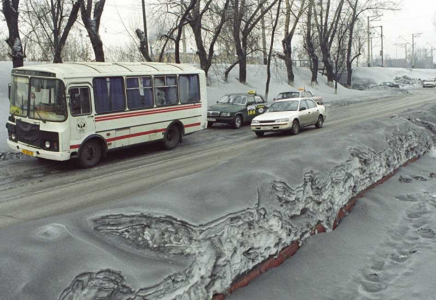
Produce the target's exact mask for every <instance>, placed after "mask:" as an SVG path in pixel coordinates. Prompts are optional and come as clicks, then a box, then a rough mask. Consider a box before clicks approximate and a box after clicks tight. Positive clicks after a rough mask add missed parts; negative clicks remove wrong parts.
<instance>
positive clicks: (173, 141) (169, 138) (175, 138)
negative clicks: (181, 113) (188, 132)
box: [163, 125, 180, 150]
mask: <svg viewBox="0 0 436 300" xmlns="http://www.w3.org/2000/svg"><path fill="white" fill-rule="evenodd" d="M179 142H180V131H179V128H178V127H177V126H175V125H172V126H171V127H170V128H168V129H167V131H166V132H165V135H164V139H163V146H164V147H165V149H167V150H172V149H174V148H176V147H177V144H178V143H179Z"/></svg>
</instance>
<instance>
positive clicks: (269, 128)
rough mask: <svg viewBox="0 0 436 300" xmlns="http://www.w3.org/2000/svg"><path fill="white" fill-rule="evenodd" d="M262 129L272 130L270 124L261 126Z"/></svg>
mask: <svg viewBox="0 0 436 300" xmlns="http://www.w3.org/2000/svg"><path fill="white" fill-rule="evenodd" d="M262 129H263V130H272V129H273V127H272V126H264V127H262Z"/></svg>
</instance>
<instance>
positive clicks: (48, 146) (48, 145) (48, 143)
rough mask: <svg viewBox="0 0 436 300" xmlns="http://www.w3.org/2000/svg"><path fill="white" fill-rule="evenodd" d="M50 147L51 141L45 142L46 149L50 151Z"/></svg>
mask: <svg viewBox="0 0 436 300" xmlns="http://www.w3.org/2000/svg"><path fill="white" fill-rule="evenodd" d="M50 146H51V144H50V142H49V141H45V148H47V149H50Z"/></svg>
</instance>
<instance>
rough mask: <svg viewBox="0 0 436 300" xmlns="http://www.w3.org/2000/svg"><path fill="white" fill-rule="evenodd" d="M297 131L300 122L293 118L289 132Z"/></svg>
mask: <svg viewBox="0 0 436 300" xmlns="http://www.w3.org/2000/svg"><path fill="white" fill-rule="evenodd" d="M299 132H300V122H298V120H294V122H292V127H291V133H292V134H293V135H297V134H298V133H299Z"/></svg>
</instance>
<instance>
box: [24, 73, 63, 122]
mask: <svg viewBox="0 0 436 300" xmlns="http://www.w3.org/2000/svg"><path fill="white" fill-rule="evenodd" d="M29 117H30V118H33V119H38V120H44V121H64V120H65V119H66V117H67V110H66V105H65V87H64V84H63V82H62V81H60V80H57V79H43V78H32V79H30V105H29Z"/></svg>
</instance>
